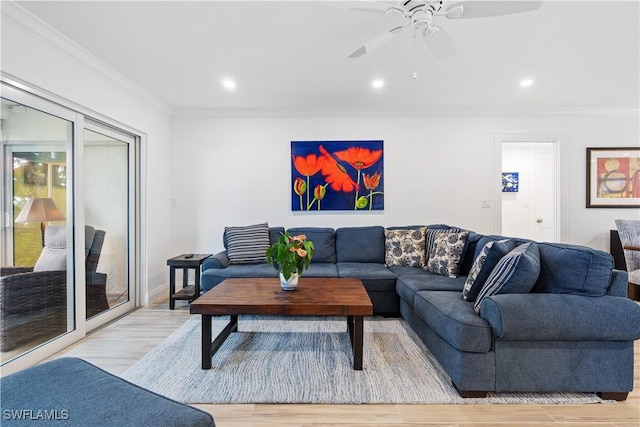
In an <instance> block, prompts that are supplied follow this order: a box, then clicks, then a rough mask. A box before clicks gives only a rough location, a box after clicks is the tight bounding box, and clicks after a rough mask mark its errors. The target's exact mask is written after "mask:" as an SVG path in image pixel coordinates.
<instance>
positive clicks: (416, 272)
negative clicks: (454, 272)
mask: <svg viewBox="0 0 640 427" xmlns="http://www.w3.org/2000/svg"><path fill="white" fill-rule="evenodd" d="M389 270H391V271H393V272H394V273H395V274H396V275H397V276H398V277H400V276H433V273H431V272H430V271H427V270H425V269H424V268H418V267H401V266H397V265H392V266H391V267H389Z"/></svg>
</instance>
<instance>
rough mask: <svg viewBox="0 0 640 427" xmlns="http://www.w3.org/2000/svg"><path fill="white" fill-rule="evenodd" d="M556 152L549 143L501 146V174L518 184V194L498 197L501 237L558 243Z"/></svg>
mask: <svg viewBox="0 0 640 427" xmlns="http://www.w3.org/2000/svg"><path fill="white" fill-rule="evenodd" d="M555 152H556V150H555V146H554V143H553V142H548V141H540V142H537V141H524V142H503V143H502V172H503V174H505V173H510V174H511V177H512V179H513V178H514V177H515V176H516V174H517V180H518V182H517V187H518V188H517V191H508V190H507V189H503V191H502V193H501V199H502V200H501V202H502V230H501V233H502V234H503V235H505V236H512V237H523V238H527V239H532V240H536V241H546V242H553V241H557V234H558V233H557V225H556V218H557V215H556V212H557V206H556V200H557V197H556V192H557V190H556V188H557V186H556V176H557V171H556V158H555ZM511 189H512V188H511Z"/></svg>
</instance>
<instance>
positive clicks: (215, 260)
mask: <svg viewBox="0 0 640 427" xmlns="http://www.w3.org/2000/svg"><path fill="white" fill-rule="evenodd" d="M228 266H229V256H228V255H227V251H226V250H223V251H221V252H218V253H217V254H215V255H213V256H210V257H209V258H207V259H205V260H204V262H203V263H202V271H205V270H209V269H210V268H227V267H228Z"/></svg>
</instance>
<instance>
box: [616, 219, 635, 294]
mask: <svg viewBox="0 0 640 427" xmlns="http://www.w3.org/2000/svg"><path fill="white" fill-rule="evenodd" d="M616 227H617V228H618V234H619V235H620V242H621V243H622V247H623V249H624V259H625V262H626V263H627V271H628V272H629V279H628V281H629V298H631V299H633V300H640V221H638V220H624V219H617V220H616Z"/></svg>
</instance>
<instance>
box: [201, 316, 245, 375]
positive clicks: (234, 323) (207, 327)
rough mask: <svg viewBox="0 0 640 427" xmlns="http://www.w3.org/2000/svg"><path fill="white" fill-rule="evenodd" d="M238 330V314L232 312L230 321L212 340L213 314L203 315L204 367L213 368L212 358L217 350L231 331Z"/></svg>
mask: <svg viewBox="0 0 640 427" xmlns="http://www.w3.org/2000/svg"><path fill="white" fill-rule="evenodd" d="M237 331H238V315H237V314H232V315H230V316H229V323H228V324H227V326H225V327H224V329H223V330H222V331H221V332H220V334H219V335H218V336H217V337H216V339H215V340H214V341H213V342H212V341H211V315H209V314H203V315H202V369H211V358H212V357H213V355H214V354H216V351H218V349H219V348H220V346H221V345H222V343H224V340H226V339H227V337H228V336H229V335H231V332H237Z"/></svg>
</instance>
